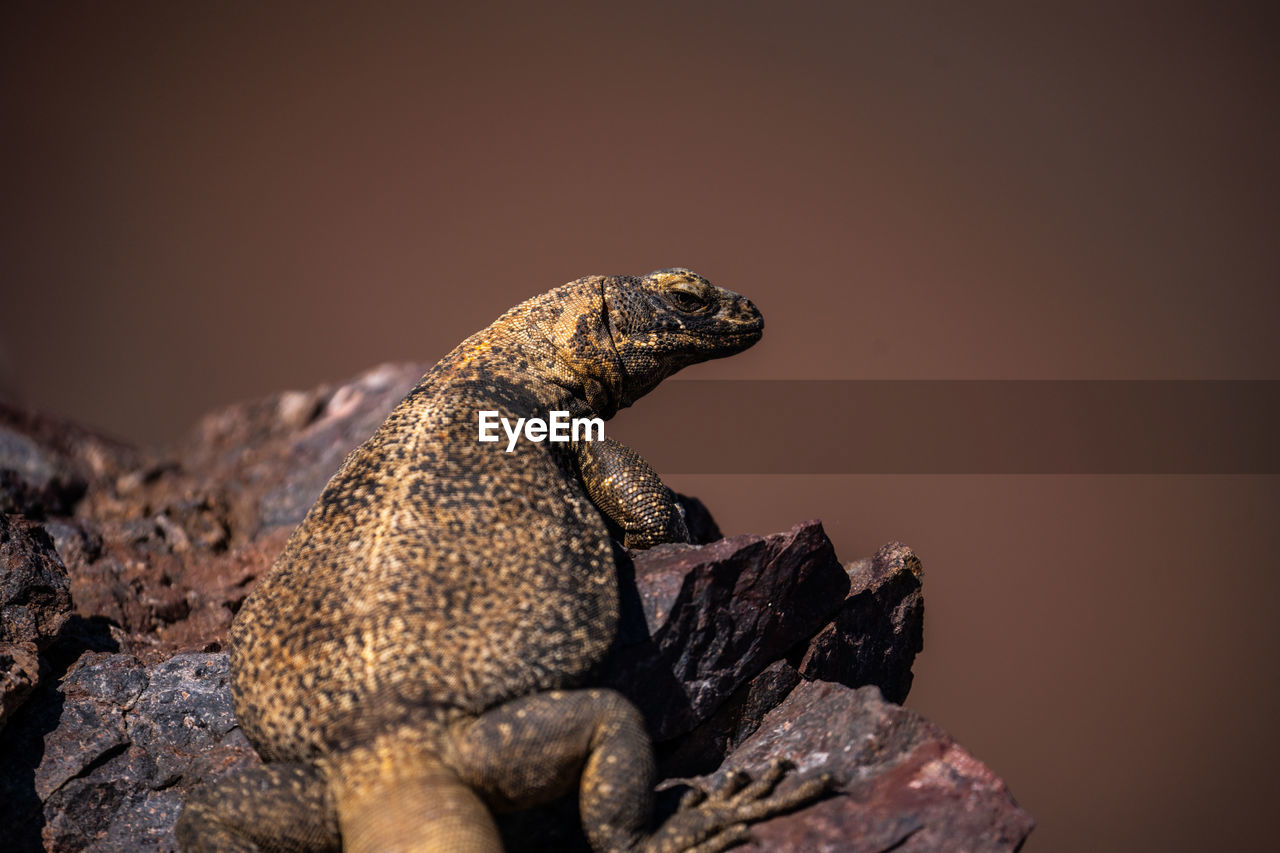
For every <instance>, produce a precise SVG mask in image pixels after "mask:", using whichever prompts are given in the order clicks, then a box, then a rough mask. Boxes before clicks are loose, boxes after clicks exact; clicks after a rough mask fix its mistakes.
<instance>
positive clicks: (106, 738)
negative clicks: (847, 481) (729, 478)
mask: <svg viewBox="0 0 1280 853" xmlns="http://www.w3.org/2000/svg"><path fill="white" fill-rule="evenodd" d="M424 370H425V368H424V367H422V366H413V365H403V366H383V367H380V368H376V369H374V370H372V371H369V372H367V373H365V374H363V375H362V376H360V377H357V378H356V379H355V380H353V381H351V382H349V383H347V384H345V385H341V386H337V387H326V388H320V389H317V390H315V391H308V392H288V393H284V394H278V395H275V396H272V397H269V398H267V399H264V400H260V401H257V402H252V403H247V404H241V405H236V406H232V407H229V408H227V409H224V410H222V411H219V412H216V413H214V414H211V415H209V416H208V417H206V418H205V419H204V420H203V421H201V422H200V424H199V425H197V427H196V428H195V430H193V432H192V434H191V436H190V437H189V438H188V439H187V440H186V441H184V442H182V443H180V444H179V445H177V446H175V447H172V448H168V449H164V450H156V451H147V452H141V451H136V450H133V449H130V448H127V447H125V446H123V445H120V444H118V443H115V442H112V441H110V440H109V439H106V438H103V437H101V436H98V435H95V434H94V433H92V432H91V431H88V430H84V429H82V428H79V427H76V426H74V425H69V424H63V423H59V422H58V421H56V420H53V419H50V418H44V417H39V416H35V415H31V414H29V413H25V412H22V411H20V410H17V409H14V408H11V407H5V406H4V405H2V404H0V568H3V570H4V571H5V575H4V578H3V579H2V580H3V585H2V588H0V607H2V608H3V616H4V622H3V632H4V633H3V634H2V635H0V720H3V719H4V718H5V717H7V720H6V721H5V722H4V723H3V725H4V727H3V729H0V821H2V822H3V825H5V826H6V829H7V831H6V833H5V837H6V840H7V842H8V846H7V849H16V850H27V849H30V850H38V849H47V850H68V851H69V850H82V849H93V850H103V851H114V850H121V851H123V850H171V849H173V848H174V839H173V823H174V820H175V819H176V817H177V814H178V811H179V809H180V807H181V802H182V798H183V796H184V795H185V794H186V792H187V791H189V790H191V789H192V788H194V787H196V786H198V785H201V784H203V783H204V782H207V781H209V780H212V779H216V778H217V777H218V776H220V775H222V774H224V773H226V772H229V771H231V770H233V769H235V768H239V767H245V766H251V765H253V764H255V763H257V762H258V760H259V759H258V757H257V756H256V754H254V752H253V750H252V749H251V748H250V746H249V744H248V743H247V741H246V740H245V738H244V736H243V735H242V734H241V732H240V730H239V728H238V727H236V725H235V720H234V717H233V716H232V713H231V703H230V693H229V690H228V687H227V658H226V654H225V653H224V652H223V651H222V643H223V642H224V641H225V637H226V630H227V627H228V625H229V624H230V621H231V619H232V618H233V616H234V614H235V611H236V610H237V609H238V607H239V605H240V603H241V602H242V601H243V600H244V597H245V595H247V593H248V591H249V590H250V589H251V588H252V585H253V583H254V581H255V580H256V579H257V578H258V577H259V576H260V575H261V573H262V572H263V571H265V570H266V569H267V568H268V567H269V566H270V564H271V562H272V561H273V560H274V558H275V556H276V554H277V553H278V552H279V550H280V549H281V548H282V547H283V545H284V542H285V540H286V539H287V537H288V535H289V532H290V531H291V529H292V527H293V525H295V524H296V523H297V522H298V520H300V519H301V517H302V515H303V514H304V513H305V512H306V510H307V508H308V507H309V505H310V503H311V501H312V500H313V499H314V498H315V496H316V495H317V494H318V493H319V491H320V489H321V488H322V487H323V485H324V483H325V482H326V480H327V478H328V477H329V475H330V474H331V473H332V472H333V471H334V470H335V469H336V468H337V466H338V464H339V463H340V462H341V461H342V459H343V457H344V456H345V455H346V453H347V452H348V451H349V450H350V449H351V448H352V447H354V446H355V445H356V444H358V443H359V442H360V441H361V440H363V439H364V438H365V437H366V436H367V435H368V434H369V433H371V432H372V431H373V429H374V428H375V427H376V426H377V425H378V424H379V423H380V422H381V421H382V419H383V418H384V417H385V415H386V413H387V412H388V411H389V410H390V408H391V407H392V406H393V405H394V404H395V403H396V402H397V401H398V400H399V399H400V397H401V396H402V395H403V394H404V393H405V391H407V390H408V388H409V387H411V386H412V384H413V383H414V382H416V380H417V379H418V377H419V376H420V375H421V374H422V372H424ZM685 504H686V510H687V512H688V514H689V519H690V528H691V530H692V531H693V533H694V538H695V540H696V541H698V542H700V543H704V544H702V545H700V546H697V547H695V546H663V547H660V548H655V549H652V550H649V551H644V552H637V553H631V554H628V553H626V552H623V551H619V562H620V565H621V566H622V569H623V571H622V578H621V581H622V595H623V622H622V630H621V632H620V638H619V645H618V649H617V651H616V653H615V655H614V657H613V658H612V659H611V661H610V664H609V667H608V668H607V671H606V672H605V673H604V674H603V677H604V679H605V680H606V681H608V682H610V683H612V684H614V685H616V686H617V687H618V688H619V689H621V690H623V691H624V692H625V693H627V694H628V695H630V696H631V697H632V698H633V700H634V701H636V702H637V704H638V705H639V706H640V707H641V708H642V710H643V711H644V712H645V714H646V717H647V719H648V721H649V723H650V725H651V727H652V729H653V731H654V733H655V738H656V740H657V741H658V750H659V760H660V764H661V766H662V769H663V771H664V776H667V777H676V776H692V775H695V774H714V773H715V771H716V770H717V768H721V767H722V764H723V765H724V766H730V765H732V766H741V767H744V768H753V767H759V766H762V764H763V763H764V762H765V761H767V760H768V758H770V757H772V756H781V757H785V758H788V759H790V760H791V761H793V762H795V763H796V764H797V765H798V767H799V770H800V773H801V775H803V774H805V773H809V772H814V773H816V772H829V773H831V774H832V775H833V776H834V777H835V778H836V780H837V782H838V783H839V790H838V793H836V794H835V795H833V796H832V797H830V798H828V799H826V800H824V801H822V802H820V803H818V804H816V805H814V806H811V807H809V808H806V809H804V810H802V811H800V812H798V813H796V814H793V815H788V816H783V817H779V818H775V819H773V820H771V821H768V822H767V823H764V824H760V825H758V827H757V828H756V830H755V834H756V837H757V838H758V839H759V840H760V842H761V844H762V845H763V846H764V847H765V848H766V849H778V850H809V849H814V850H867V851H871V850H887V849H891V848H892V849H901V850H917V851H923V850H956V849H967V850H993V851H994V850H1013V849H1016V848H1017V847H1018V846H1019V845H1020V843H1021V841H1022V839H1023V838H1025V836H1026V835H1027V833H1028V832H1029V831H1030V829H1031V825H1032V824H1031V820H1030V818H1029V817H1028V816H1027V815H1026V813H1025V812H1023V811H1021V810H1020V809H1019V808H1018V807H1017V805H1016V803H1014V801H1013V799H1012V798H1011V797H1010V795H1009V793H1008V791H1007V790H1006V789H1005V788H1004V786H1003V785H1002V783H1001V782H1000V781H999V780H998V779H996V778H995V777H994V776H992V775H991V773H990V771H988V770H987V769H986V768H985V767H984V766H983V765H982V764H981V763H979V762H978V761H977V760H976V759H974V758H973V757H971V756H969V755H968V753H966V752H964V751H963V750H962V749H961V748H960V747H958V746H956V745H955V744H954V743H953V742H952V741H951V740H950V739H949V738H948V737H947V736H946V734H945V733H943V732H942V731H941V730H940V729H938V728H937V727H936V726H934V725H933V724H931V723H929V722H928V721H926V720H924V719H923V718H921V717H920V716H919V715H918V714H915V713H914V712H912V711H909V710H906V709H903V708H901V707H900V706H898V705H895V704H892V703H891V702H888V701H885V699H883V698H882V695H881V694H882V692H883V695H884V696H887V697H889V698H890V699H892V700H894V701H898V702H900V701H901V700H902V699H903V698H905V696H906V693H907V690H908V689H909V687H910V684H911V664H912V661H913V659H914V656H915V654H916V653H917V652H918V651H919V650H920V647H921V626H922V620H923V600H922V598H921V586H920V582H921V572H920V563H919V560H918V559H916V557H915V555H914V554H912V553H911V551H910V550H909V549H907V548H906V547H905V546H903V545H901V544H898V543H891V544H890V545H887V546H885V548H883V549H881V551H880V552H879V553H878V554H877V555H876V556H875V557H873V558H869V559H865V560H857V561H854V562H852V563H849V564H848V565H845V566H841V564H840V563H839V562H838V561H837V560H836V558H835V555H834V553H833V552H832V549H831V544H830V542H829V541H828V539H827V537H826V535H825V534H824V533H823V531H822V527H821V525H820V524H819V523H818V522H816V521H811V522H805V523H802V524H799V525H797V526H796V527H794V528H793V529H792V530H790V531H787V532H785V533H779V534H775V535H773V536H767V537H759V536H739V537H734V538H732V539H727V540H720V532H719V530H718V528H717V527H716V525H715V521H714V520H713V519H712V518H711V515H710V513H708V512H707V510H706V508H705V507H703V506H702V505H701V504H700V503H698V502H697V501H696V500H694V499H691V498H690V499H686V501H685ZM55 548H56V550H55ZM59 558H60V559H59ZM64 564H65V569H64ZM68 590H69V592H70V596H69V597H68V595H67V593H68ZM864 685H866V686H864ZM726 756H727V759H726ZM672 784H675V783H674V782H673V783H672ZM676 787H677V788H678V785H677V786H676ZM675 793H676V791H675V790H674V789H673V791H671V792H669V795H668V796H665V797H664V799H663V802H664V803H666V804H667V806H668V807H669V806H670V805H671V802H669V801H670V800H672V799H673V798H674V795H675ZM573 809H574V807H573V804H572V803H571V802H566V803H560V804H558V805H556V806H553V807H550V808H548V809H542V810H538V811H537V812H533V813H523V814H521V815H515V816H511V817H509V818H507V819H505V820H504V835H505V837H506V838H507V840H508V844H509V846H510V847H511V849H513V850H527V851H532V850H572V849H584V847H583V841H582V838H581V834H580V832H578V831H577V830H576V828H575V824H574V821H573V817H574V815H573ZM10 839H11V840H10ZM895 845H897V846H895Z"/></svg>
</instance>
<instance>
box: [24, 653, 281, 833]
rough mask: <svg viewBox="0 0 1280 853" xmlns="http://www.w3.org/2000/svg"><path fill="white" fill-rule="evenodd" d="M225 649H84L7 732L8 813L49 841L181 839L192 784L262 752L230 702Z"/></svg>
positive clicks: (243, 763)
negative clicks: (150, 655)
mask: <svg viewBox="0 0 1280 853" xmlns="http://www.w3.org/2000/svg"><path fill="white" fill-rule="evenodd" d="M227 673H228V664H227V656H226V654H225V653H221V654H205V653H187V654H179V655H176V656H174V657H173V658H171V659H169V660H167V661H165V662H163V663H159V664H155V665H153V666H151V667H145V666H144V665H143V664H142V663H141V661H139V660H138V659H137V658H136V657H133V656H132V655H125V654H114V655H108V654H96V653H90V654H86V655H84V656H83V657H82V658H81V659H80V661H79V662H78V663H77V665H76V666H75V667H74V668H73V669H72V670H71V671H70V672H68V673H67V675H66V677H65V678H64V679H63V681H62V683H61V685H60V687H59V689H57V690H45V691H41V693H40V694H39V695H38V696H37V697H35V699H33V700H32V701H31V702H30V703H28V706H27V707H25V708H23V709H22V711H21V712H20V713H19V714H17V715H15V718H14V720H13V723H12V724H11V726H10V727H9V728H8V729H7V730H6V731H5V732H3V733H2V734H0V780H2V781H0V795H3V796H2V797H0V820H2V821H4V822H5V823H6V824H7V825H10V826H14V827H16V828H17V829H16V832H15V837H16V839H17V842H18V843H19V845H20V847H19V849H21V845H26V846H29V847H32V848H37V847H43V848H44V849H47V850H59V851H61V850H67V851H70V850H83V849H86V848H88V847H91V846H92V847H93V848H94V849H99V850H121V851H124V850H172V849H174V845H175V841H174V839H173V824H174V821H176V820H177V816H178V812H179V811H180V810H181V804H182V798H183V796H184V795H185V794H186V792H187V791H189V790H190V789H191V787H192V786H193V785H195V784H198V783H200V782H202V781H204V780H207V779H213V778H217V777H218V776H220V775H222V774H224V773H227V772H230V771H231V770H234V769H237V768H240V767H247V766H254V765H256V764H259V763H260V761H259V759H258V757H257V755H256V754H255V753H254V752H253V749H252V747H250V746H249V743H248V741H247V740H245V738H244V736H243V734H242V733H241V732H240V730H239V728H238V727H236V724H235V718H234V716H233V715H232V712H231V693H230V687H229V683H228V680H227Z"/></svg>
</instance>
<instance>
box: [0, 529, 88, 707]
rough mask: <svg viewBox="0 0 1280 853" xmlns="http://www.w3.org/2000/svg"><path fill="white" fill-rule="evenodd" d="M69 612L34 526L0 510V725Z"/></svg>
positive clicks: (62, 581) (26, 691)
mask: <svg viewBox="0 0 1280 853" xmlns="http://www.w3.org/2000/svg"><path fill="white" fill-rule="evenodd" d="M70 613H71V593H70V582H69V580H68V578H67V570H66V568H65V567H64V566H63V565H62V561H61V560H59V559H58V553H57V551H56V550H54V547H53V541H52V540H51V539H50V538H49V535H48V534H47V533H45V531H44V529H43V528H41V527H40V525H38V524H36V523H34V522H31V521H28V520H26V519H25V518H22V517H20V516H16V515H3V514H0V726H3V725H4V724H5V721H6V720H7V719H8V718H9V716H10V715H11V714H12V713H13V712H14V711H16V710H17V709H18V708H19V707H20V706H21V705H22V703H23V702H25V701H26V699H27V697H28V696H30V695H31V692H32V691H33V690H34V689H35V687H36V685H38V684H39V683H40V680H41V678H42V677H43V674H44V673H45V672H47V671H48V670H49V666H48V664H47V663H46V662H44V661H43V660H42V658H41V653H42V652H43V651H45V650H47V649H48V648H49V647H50V646H51V645H53V642H54V641H55V640H56V639H57V637H58V633H59V632H60V631H61V630H62V627H63V625H64V624H66V621H67V618H68V616H69V615H70Z"/></svg>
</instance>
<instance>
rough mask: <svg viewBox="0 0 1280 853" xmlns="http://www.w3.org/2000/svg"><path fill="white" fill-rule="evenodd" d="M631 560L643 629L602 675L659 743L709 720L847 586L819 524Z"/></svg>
mask: <svg viewBox="0 0 1280 853" xmlns="http://www.w3.org/2000/svg"><path fill="white" fill-rule="evenodd" d="M632 562H633V565H634V577H635V586H636V588H637V590H638V591H639V600H640V606H641V607H642V608H643V611H644V618H645V622H646V625H647V627H648V636H646V637H639V638H637V637H635V636H631V637H626V636H624V640H623V643H622V644H621V646H620V648H619V650H618V653H617V655H616V656H615V660H614V663H613V664H611V666H610V668H609V670H608V673H607V674H606V677H605V681H606V683H608V684H610V685H612V686H614V687H616V688H617V689H618V690H620V691H621V692H622V693H623V694H625V695H626V696H627V697H628V698H630V699H631V700H632V701H633V702H635V703H636V705H637V706H639V708H640V710H641V711H642V712H643V713H644V714H645V718H646V720H647V721H648V723H649V726H650V730H651V731H652V732H653V736H654V738H655V739H656V740H668V739H670V738H672V737H674V736H675V735H677V734H682V733H684V732H686V731H688V730H689V729H691V728H693V726H695V725H696V724H698V723H700V722H702V721H703V720H705V719H707V717H709V716H710V715H711V713H712V712H713V711H715V710H716V708H717V707H719V706H720V705H721V704H722V703H723V702H724V700H725V699H726V698H727V697H728V696H729V695H730V694H731V693H733V692H734V691H735V690H737V689H738V687H739V686H740V685H742V684H743V683H745V682H746V681H747V680H748V679H750V678H752V677H753V676H755V675H757V674H758V673H760V672H761V671H762V670H763V669H764V668H765V667H766V666H768V665H769V664H770V663H771V662H772V661H775V660H777V659H779V658H781V657H782V656H783V655H785V654H786V653H787V652H788V651H789V650H790V649H791V648H792V647H793V646H795V645H796V644H797V643H799V642H802V641H805V640H807V639H808V638H809V637H811V636H812V635H813V633H814V632H815V631H817V630H818V629H819V628H820V627H822V625H823V623H824V622H826V620H827V619H828V618H829V617H830V616H831V615H832V613H833V612H834V610H835V608H837V607H839V606H840V603H841V602H842V601H843V600H844V598H845V593H846V592H847V591H848V588H849V576H848V575H847V574H846V573H845V571H844V570H843V569H842V568H841V566H840V563H839V562H838V561H837V560H836V556H835V552H834V550H832V547H831V541H830V540H829V539H828V538H827V535H826V533H825V532H824V531H823V530H822V524H821V523H820V522H817V521H809V522H805V523H803V524H798V525H796V526H795V527H794V528H792V529H791V530H790V531H788V532H787V533H782V534H777V535H775V536H768V537H760V536H736V537H734V538H732V539H723V540H721V541H719V542H715V543H712V544H710V545H705V546H702V547H692V546H688V545H662V546H659V547H657V548H652V549H650V550H648V551H642V552H638V553H636V554H634V555H632ZM623 571H624V574H625V573H626V569H625V568H624V570H623ZM675 685H678V687H679V689H672V687H673V686H675Z"/></svg>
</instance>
